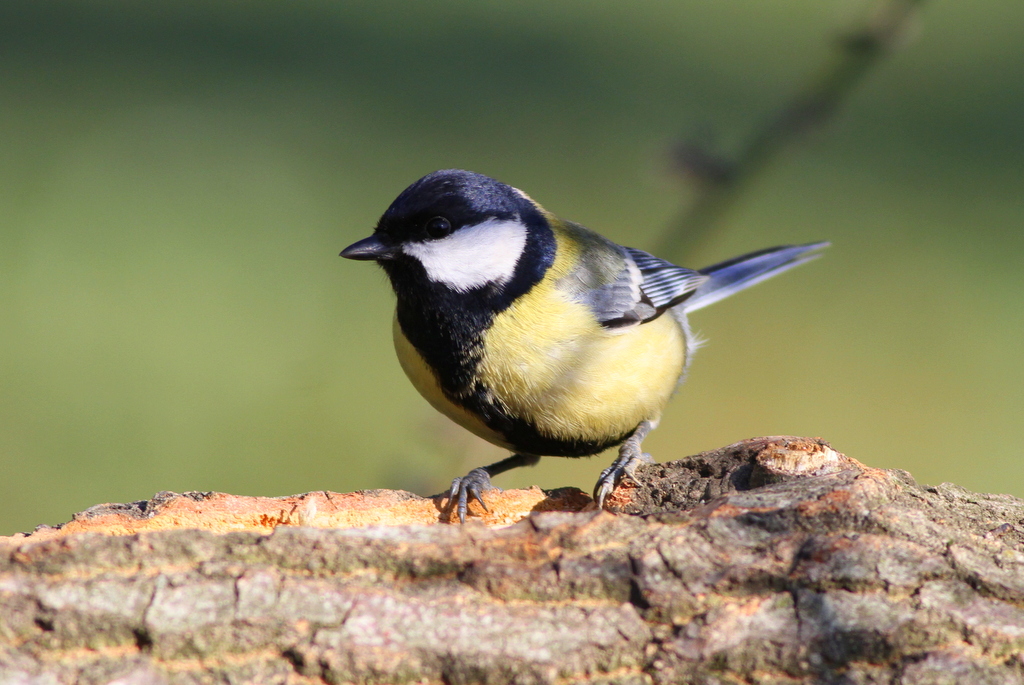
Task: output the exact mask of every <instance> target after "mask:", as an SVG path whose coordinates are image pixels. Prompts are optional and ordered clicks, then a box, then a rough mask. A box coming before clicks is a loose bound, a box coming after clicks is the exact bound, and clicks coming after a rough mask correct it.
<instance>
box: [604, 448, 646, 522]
mask: <svg viewBox="0 0 1024 685" xmlns="http://www.w3.org/2000/svg"><path fill="white" fill-rule="evenodd" d="M653 463H654V457H652V456H651V455H649V454H647V453H646V452H639V451H638V452H637V453H635V454H631V455H619V458H618V459H616V460H615V461H613V462H612V465H611V466H609V467H608V468H606V469H605V470H604V471H602V472H601V475H600V476H598V479H597V485H595V486H594V501H596V502H597V508H598V509H604V501H605V499H606V498H607V497H608V495H610V494H612V492H614V490H615V486H616V485H618V484H619V482H620V481H621V480H622V479H623V478H624V477H625V478H629V479H630V480H631V481H633V482H634V483H636V482H638V481H637V479H636V475H635V474H636V469H637V467H638V466H640V465H641V464H653Z"/></svg>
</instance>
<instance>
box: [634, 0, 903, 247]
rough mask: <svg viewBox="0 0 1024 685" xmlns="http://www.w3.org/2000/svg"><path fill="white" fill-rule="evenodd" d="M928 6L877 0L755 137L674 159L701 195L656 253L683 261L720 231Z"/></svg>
mask: <svg viewBox="0 0 1024 685" xmlns="http://www.w3.org/2000/svg"><path fill="white" fill-rule="evenodd" d="M922 4H923V0H879V2H877V3H876V4H875V6H874V7H873V8H872V10H871V12H870V14H869V16H868V19H867V20H866V21H865V23H864V25H863V26H861V27H858V28H856V29H854V30H851V31H847V32H846V33H845V34H843V35H841V36H840V37H839V39H838V40H837V41H836V50H835V52H834V53H833V55H832V56H831V59H830V61H829V62H828V63H827V64H826V65H825V66H824V68H823V69H822V70H821V71H820V72H819V73H818V74H817V75H816V76H815V77H814V78H812V79H811V80H810V81H809V82H808V84H807V85H806V86H805V87H804V88H803V89H801V90H800V91H799V92H797V94H796V95H795V96H794V97H793V98H792V100H791V101H790V102H789V103H787V104H786V105H785V106H784V107H782V108H781V109H780V110H779V111H778V112H777V113H776V114H775V115H774V116H772V117H770V118H768V119H766V120H765V122H764V125H763V126H762V127H761V128H759V129H757V130H755V131H754V132H753V133H752V134H751V135H750V136H749V138H748V139H747V140H746V142H745V143H744V144H743V145H742V147H741V148H740V150H739V152H738V153H737V154H736V155H735V156H733V157H732V158H729V157H727V156H725V155H723V154H721V153H719V152H717V151H715V150H712V149H710V147H711V146H709V145H706V144H702V143H699V142H696V141H694V140H690V141H685V142H683V143H680V144H679V145H677V146H676V147H675V149H674V150H673V153H672V163H673V169H674V171H676V172H677V173H678V174H679V175H680V176H682V177H683V178H684V179H685V180H686V181H688V182H690V183H691V184H692V185H693V186H694V188H695V189H696V197H695V198H694V200H693V201H692V203H691V204H690V206H689V207H688V208H687V209H686V210H684V211H683V213H682V215H681V216H680V217H679V219H678V220H676V221H675V222H673V223H672V224H671V225H670V226H669V227H668V228H667V229H666V230H665V232H664V233H663V234H662V236H661V238H660V239H659V240H658V241H657V243H656V244H655V245H654V246H653V249H652V252H653V253H654V254H657V255H660V256H661V257H663V258H665V259H670V260H673V259H674V260H678V259H680V258H681V257H682V256H685V255H686V254H688V253H690V252H692V251H695V250H697V249H698V248H699V247H700V246H702V245H703V244H704V243H705V242H706V241H707V240H708V238H709V237H710V236H711V234H712V233H713V231H714V230H715V228H716V227H717V226H718V225H720V222H721V220H722V217H723V216H724V214H725V213H726V212H727V211H728V209H729V208H730V207H731V206H732V205H733V203H735V202H736V200H737V199H738V197H739V196H740V194H741V193H742V192H743V189H744V188H745V187H746V184H747V183H748V182H749V181H750V180H751V179H752V178H753V177H754V176H756V175H757V173H758V172H760V171H761V170H762V169H764V168H765V167H766V166H767V165H768V164H769V163H770V162H771V161H772V160H774V159H775V158H776V157H777V156H778V155H779V154H780V153H782V152H783V151H784V150H785V148H786V147H787V146H791V145H792V144H794V143H795V142H797V141H799V140H800V139H801V138H803V137H804V136H806V135H807V134H808V133H809V132H811V131H812V130H814V129H815V128H817V127H819V126H821V125H822V124H824V123H825V122H827V121H828V120H829V119H830V118H831V117H832V116H834V115H835V113H836V112H837V111H838V109H839V107H840V105H842V104H843V101H844V99H845V98H847V97H848V96H849V95H850V94H851V93H852V91H853V89H854V87H855V86H856V85H857V84H858V83H860V81H861V80H862V79H863V78H864V77H865V76H866V75H867V73H868V72H869V71H870V70H871V68H872V67H874V66H875V65H877V64H879V63H880V61H881V59H882V58H883V57H885V56H886V55H888V54H890V53H891V52H892V51H893V50H894V49H895V48H898V47H901V46H902V45H903V44H905V43H906V38H907V36H908V34H909V33H910V31H909V29H910V28H911V27H912V26H913V25H914V18H915V16H916V14H917V11H918V9H919V7H920V6H921V5H922Z"/></svg>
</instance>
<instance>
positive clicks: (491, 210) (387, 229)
mask: <svg viewBox="0 0 1024 685" xmlns="http://www.w3.org/2000/svg"><path fill="white" fill-rule="evenodd" d="M531 208H532V205H531V204H530V202H529V201H528V200H526V199H525V198H524V197H523V196H522V194H520V193H519V192H518V191H516V190H515V189H514V188H512V187H511V186H508V185H505V184H504V183H502V182H501V181H496V180H494V179H493V178H491V177H489V176H484V175H483V174H476V173H473V172H472V171H463V170H462V169H442V170H441V171H435V172H434V173H432V174H427V175H426V176H424V177H423V178H421V179H420V180H418V181H416V182H415V183H413V184H412V185H410V186H409V187H408V188H406V189H405V190H403V191H402V193H401V194H400V195H399V196H398V197H397V198H395V201H394V202H392V203H391V206H390V207H388V209H387V211H386V212H384V215H383V216H382V217H381V218H380V221H379V222H378V223H377V231H378V232H379V233H384V234H386V235H387V236H388V237H390V238H391V239H392V240H394V241H397V242H402V241H404V240H409V239H417V238H420V237H422V236H421V235H420V233H421V232H422V230H423V227H424V226H425V225H426V223H427V222H428V221H429V220H430V219H432V218H434V217H438V216H442V217H444V218H446V219H448V221H450V222H451V223H452V226H453V227H455V228H456V229H457V228H459V227H461V226H467V225H473V224H478V223H480V222H482V221H486V220H487V219H491V218H496V219H505V220H511V219H515V218H519V217H520V216H521V215H522V213H523V212H524V210H528V209H531Z"/></svg>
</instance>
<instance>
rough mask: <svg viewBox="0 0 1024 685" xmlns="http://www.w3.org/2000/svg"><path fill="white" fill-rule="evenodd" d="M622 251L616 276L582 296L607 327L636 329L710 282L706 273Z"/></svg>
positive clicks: (630, 251)
mask: <svg viewBox="0 0 1024 685" xmlns="http://www.w3.org/2000/svg"><path fill="white" fill-rule="evenodd" d="M616 247H618V246H616ZM618 249H619V250H621V253H620V255H621V258H622V259H621V261H618V260H616V266H617V269H616V273H615V274H614V277H613V278H610V279H607V280H606V281H605V282H603V283H601V284H597V283H594V284H592V286H591V287H590V288H587V289H586V290H585V291H583V292H580V293H579V295H578V297H579V298H580V299H581V300H582V301H584V302H586V304H587V305H588V306H589V307H590V309H591V310H592V311H593V312H594V316H595V317H596V318H597V320H598V321H600V322H601V325H602V326H604V327H606V328H618V327H621V326H632V325H636V324H640V323H644V322H646V321H651V320H652V319H656V318H657V317H658V316H660V315H661V314H662V313H663V312H664V311H665V310H666V309H668V308H670V307H672V306H674V305H676V304H678V303H679V302H681V301H682V300H684V299H686V297H687V296H689V295H690V294H691V293H692V292H693V291H694V290H695V289H696V288H697V286H699V285H700V284H701V283H703V282H704V281H706V280H707V279H708V277H707V276H705V275H704V274H701V273H699V272H697V271H693V270H691V269H684V268H683V267H681V266H676V265H675V264H671V263H669V262H666V261H664V260H662V259H658V258H657V257H653V256H651V255H649V254H647V253H646V252H641V251H640V250H634V249H632V248H628V247H626V248H622V247H619V248H618ZM589 266H590V268H589V269H586V271H587V272H589V273H595V272H596V271H597V270H596V269H594V268H593V267H594V266H595V265H589ZM605 266H607V265H605ZM605 273H606V274H607V271H605Z"/></svg>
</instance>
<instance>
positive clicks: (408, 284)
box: [380, 210, 555, 401]
mask: <svg viewBox="0 0 1024 685" xmlns="http://www.w3.org/2000/svg"><path fill="white" fill-rule="evenodd" d="M519 220H520V221H522V222H523V223H524V224H526V226H527V234H526V244H525V246H524V247H523V253H522V255H521V256H520V258H519V261H518V262H517V263H516V267H515V271H514V272H513V275H512V278H511V279H510V280H509V281H508V282H507V283H504V284H487V285H484V286H481V287H479V288H474V289H473V290H469V291H467V292H459V291H457V290H454V289H453V288H451V287H450V286H448V285H446V284H444V283H438V282H434V281H431V280H430V279H429V278H428V277H427V273H426V270H425V269H424V268H423V266H422V265H421V264H420V263H419V262H418V261H417V260H415V259H413V258H412V257H409V256H406V255H400V256H398V257H397V258H395V259H392V260H387V261H382V262H381V263H380V264H381V266H382V267H384V270H385V271H386V272H387V275H388V277H389V278H390V279H391V285H392V287H393V288H394V290H395V294H396V295H397V296H398V324H399V325H400V326H401V327H402V332H403V333H404V334H405V337H406V338H408V340H409V342H410V343H412V345H413V346H414V347H415V348H416V349H417V350H418V351H419V353H420V354H421V355H422V356H423V359H424V361H426V362H427V364H428V365H429V366H431V367H432V368H433V369H434V371H435V373H436V375H437V378H438V381H439V383H440V385H441V388H442V390H444V392H445V394H447V395H448V396H449V397H450V398H452V399H453V400H456V401H457V400H458V399H459V398H465V397H467V395H470V394H473V393H475V392H476V391H477V388H475V387H474V382H473V379H474V377H475V370H476V366H477V364H478V363H479V359H480V345H481V341H482V337H483V333H484V331H486V330H487V329H488V328H489V327H490V325H491V322H492V321H493V320H494V317H495V315H497V314H498V313H499V312H502V311H504V310H505V309H507V308H508V307H509V305H511V304H512V302H514V301H515V299H516V298H518V297H520V296H521V295H523V294H525V293H527V292H529V290H530V289H531V288H532V287H533V286H534V285H536V284H537V282H539V281H540V280H541V278H543V276H544V274H545V273H546V272H547V270H548V269H549V268H550V267H551V265H552V263H554V259H555V237H554V234H553V233H552V231H551V228H550V227H549V226H548V224H547V221H546V220H545V219H544V217H543V216H542V215H541V214H540V213H539V212H537V211H536V210H534V211H528V212H523V213H522V214H521V215H520V217H519Z"/></svg>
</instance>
